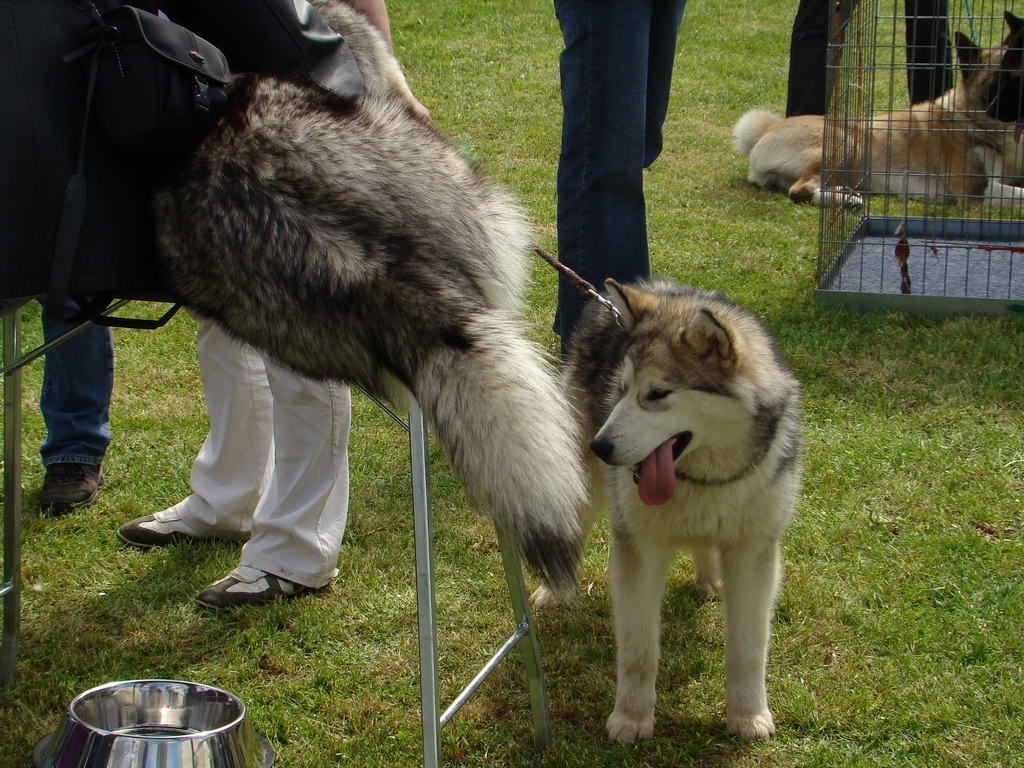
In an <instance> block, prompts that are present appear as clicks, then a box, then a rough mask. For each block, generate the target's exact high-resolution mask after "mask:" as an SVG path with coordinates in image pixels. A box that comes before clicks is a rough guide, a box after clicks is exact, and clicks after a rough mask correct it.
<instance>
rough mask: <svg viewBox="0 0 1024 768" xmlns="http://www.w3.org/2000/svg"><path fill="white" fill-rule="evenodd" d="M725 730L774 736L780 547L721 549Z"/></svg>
mask: <svg viewBox="0 0 1024 768" xmlns="http://www.w3.org/2000/svg"><path fill="white" fill-rule="evenodd" d="M721 564H722V598H723V602H724V605H725V690H726V701H727V705H728V717H727V720H726V725H727V728H728V730H729V733H731V734H738V735H739V736H742V737H743V738H746V739H767V738H769V737H771V736H772V735H774V734H775V723H774V721H773V719H772V713H771V711H770V710H769V709H768V694H767V692H766V691H765V666H766V664H767V658H768V642H769V638H770V634H771V620H772V612H773V610H774V606H775V595H776V593H777V591H778V584H779V577H780V571H781V566H780V553H779V544H778V542H777V541H769V542H765V541H758V542H753V543H749V544H747V545H736V546H729V547H723V548H722V549H721Z"/></svg>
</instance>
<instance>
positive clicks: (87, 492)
mask: <svg viewBox="0 0 1024 768" xmlns="http://www.w3.org/2000/svg"><path fill="white" fill-rule="evenodd" d="M102 485H103V471H102V470H101V469H100V465H99V464H77V463H73V462H61V463H59V464H51V465H50V466H48V467H47V468H46V478H45V479H44V480H43V488H42V490H41V491H40V492H39V507H40V509H42V510H43V511H44V512H49V513H51V514H54V515H65V514H67V513H68V512H72V511H74V510H76V509H84V508H85V507H91V506H92V505H93V504H94V503H95V501H96V496H97V495H98V494H99V492H100V488H101V487H102Z"/></svg>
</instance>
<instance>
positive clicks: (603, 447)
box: [590, 437, 615, 462]
mask: <svg viewBox="0 0 1024 768" xmlns="http://www.w3.org/2000/svg"><path fill="white" fill-rule="evenodd" d="M590 450H592V451H593V452H594V455H595V456H597V458H599V459H600V460H601V461H604V462H607V461H608V459H610V458H611V457H612V451H614V450H615V445H614V444H613V443H612V441H611V440H602V439H601V438H598V437H595V438H594V439H593V440H591V441H590Z"/></svg>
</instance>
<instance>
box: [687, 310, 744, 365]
mask: <svg viewBox="0 0 1024 768" xmlns="http://www.w3.org/2000/svg"><path fill="white" fill-rule="evenodd" d="M679 341H680V343H681V344H682V345H683V347H684V348H685V349H688V350H689V352H690V353H691V354H693V355H694V356H696V357H697V359H698V360H700V361H701V362H702V363H704V365H707V366H709V367H712V368H718V370H719V371H721V372H722V374H724V375H726V376H729V375H732V373H733V372H734V371H735V370H736V363H737V361H736V347H735V345H734V344H733V341H732V336H731V335H730V334H729V331H728V330H727V329H726V327H725V326H724V325H722V324H721V323H720V322H719V321H718V318H717V317H715V315H714V313H713V312H711V311H710V310H708V309H702V310H700V312H698V313H697V314H695V315H694V316H693V319H691V320H690V324H689V325H688V326H686V328H685V329H683V332H682V335H681V336H680V339H679Z"/></svg>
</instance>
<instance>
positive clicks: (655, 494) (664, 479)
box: [637, 437, 676, 506]
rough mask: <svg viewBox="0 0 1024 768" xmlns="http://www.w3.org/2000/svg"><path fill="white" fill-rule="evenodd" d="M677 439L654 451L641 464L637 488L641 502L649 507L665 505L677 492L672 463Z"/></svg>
mask: <svg viewBox="0 0 1024 768" xmlns="http://www.w3.org/2000/svg"><path fill="white" fill-rule="evenodd" d="M675 442H676V440H675V438H674V437H673V438H669V439H668V440H666V441H665V442H664V443H662V444H661V445H659V446H658V447H657V448H655V449H654V452H653V453H652V454H651V455H650V456H648V457H647V458H646V459H644V460H643V462H642V463H641V464H640V481H639V483H637V488H638V490H639V492H640V501H642V502H643V503H644V504H647V505H649V506H654V505H657V504H665V503H666V502H668V501H669V500H670V499H671V498H672V496H673V494H675V492H676V468H675V464H674V463H673V462H672V446H673V445H675Z"/></svg>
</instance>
